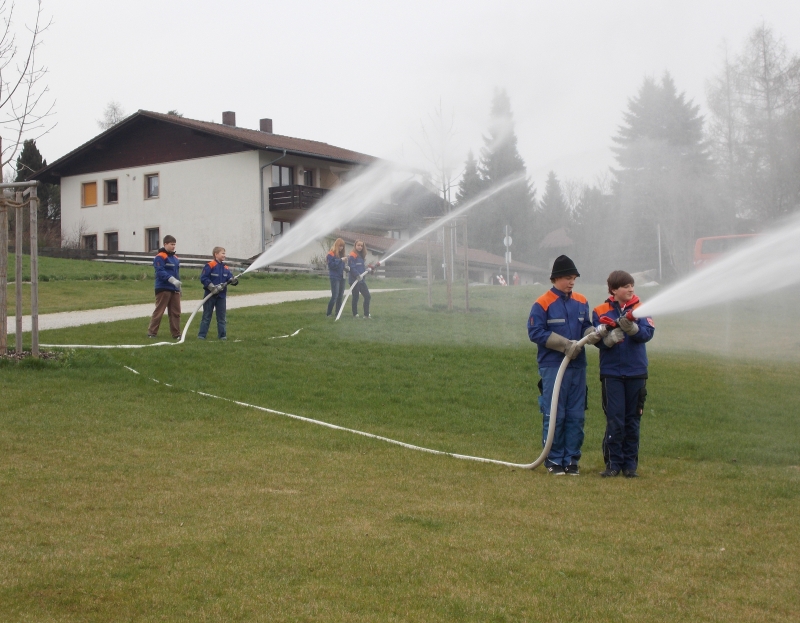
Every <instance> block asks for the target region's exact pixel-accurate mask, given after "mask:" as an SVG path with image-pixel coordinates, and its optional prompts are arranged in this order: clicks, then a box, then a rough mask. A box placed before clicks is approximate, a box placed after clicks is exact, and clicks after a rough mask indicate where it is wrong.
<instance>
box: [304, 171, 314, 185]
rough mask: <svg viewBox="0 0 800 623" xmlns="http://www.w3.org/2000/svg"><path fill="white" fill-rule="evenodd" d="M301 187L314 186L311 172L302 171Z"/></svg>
mask: <svg viewBox="0 0 800 623" xmlns="http://www.w3.org/2000/svg"><path fill="white" fill-rule="evenodd" d="M303 185H304V186H313V185H314V172H313V171H303Z"/></svg>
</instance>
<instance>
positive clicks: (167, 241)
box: [164, 234, 178, 244]
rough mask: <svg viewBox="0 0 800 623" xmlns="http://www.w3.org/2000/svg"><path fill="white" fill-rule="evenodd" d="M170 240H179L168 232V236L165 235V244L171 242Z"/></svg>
mask: <svg viewBox="0 0 800 623" xmlns="http://www.w3.org/2000/svg"><path fill="white" fill-rule="evenodd" d="M170 242H178V241H177V240H175V236H170V235H169V234H167V235H166V236H164V244H169V243H170Z"/></svg>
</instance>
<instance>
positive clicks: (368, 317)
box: [364, 314, 372, 320]
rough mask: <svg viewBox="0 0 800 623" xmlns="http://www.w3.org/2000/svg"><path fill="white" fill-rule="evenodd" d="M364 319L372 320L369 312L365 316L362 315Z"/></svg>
mask: <svg viewBox="0 0 800 623" xmlns="http://www.w3.org/2000/svg"><path fill="white" fill-rule="evenodd" d="M364 320H372V316H370V315H369V314H367V315H366V316H364Z"/></svg>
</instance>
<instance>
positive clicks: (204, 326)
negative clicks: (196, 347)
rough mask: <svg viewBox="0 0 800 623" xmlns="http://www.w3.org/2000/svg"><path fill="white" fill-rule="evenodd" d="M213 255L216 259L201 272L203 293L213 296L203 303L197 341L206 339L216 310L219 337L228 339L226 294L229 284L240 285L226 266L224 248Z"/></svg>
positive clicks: (214, 251) (215, 248) (215, 250)
mask: <svg viewBox="0 0 800 623" xmlns="http://www.w3.org/2000/svg"><path fill="white" fill-rule="evenodd" d="M212 254H213V255H214V259H213V260H212V261H210V262H208V264H206V265H205V266H203V270H202V271H201V272H200V283H202V284H203V293H204V295H205V296H208V295H209V294H210V295H211V296H210V297H209V299H208V300H207V301H206V302H205V303H203V319H202V320H201V321H200V330H199V331H198V333H197V339H199V340H204V339H206V335H208V327H209V325H210V324H211V315H212V314H213V313H214V310H216V311H217V337H218V338H219V339H221V340H227V339H228V337H227V332H226V330H225V328H226V324H227V323H226V314H225V312H226V309H227V302H226V292H227V287H228V284H230V285H232V286H235V285H237V284H238V283H239V279H238V278H235V277H234V276H233V273H232V272H231V270H230V268H228V267H227V266H226V265H225V249H224V248H223V247H214V250H213V251H212ZM205 296H204V297H203V298H205Z"/></svg>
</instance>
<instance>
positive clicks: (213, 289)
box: [208, 283, 225, 294]
mask: <svg viewBox="0 0 800 623" xmlns="http://www.w3.org/2000/svg"><path fill="white" fill-rule="evenodd" d="M224 288H225V286H224V285H222V284H221V283H218V284H217V285H214V286H211V287H210V288H209V289H208V291H209V292H210V293H211V294H219V293H220V292H222V290H223V289H224Z"/></svg>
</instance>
